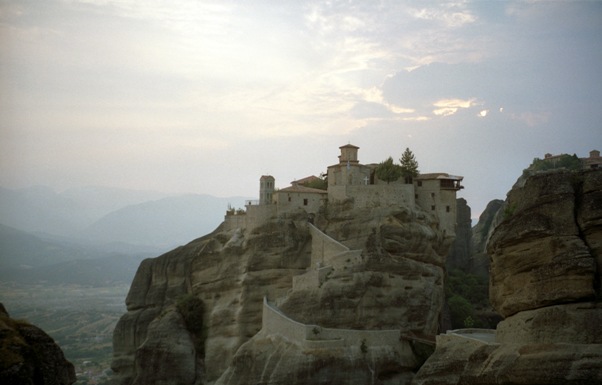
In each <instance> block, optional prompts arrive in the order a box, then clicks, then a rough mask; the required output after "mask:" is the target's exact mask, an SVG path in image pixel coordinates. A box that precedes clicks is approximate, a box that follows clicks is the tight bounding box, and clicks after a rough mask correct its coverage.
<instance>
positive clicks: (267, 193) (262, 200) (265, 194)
mask: <svg viewBox="0 0 602 385" xmlns="http://www.w3.org/2000/svg"><path fill="white" fill-rule="evenodd" d="M274 182H275V180H274V177H273V176H271V175H262V176H261V178H259V204H260V205H270V204H272V195H273V194H274Z"/></svg>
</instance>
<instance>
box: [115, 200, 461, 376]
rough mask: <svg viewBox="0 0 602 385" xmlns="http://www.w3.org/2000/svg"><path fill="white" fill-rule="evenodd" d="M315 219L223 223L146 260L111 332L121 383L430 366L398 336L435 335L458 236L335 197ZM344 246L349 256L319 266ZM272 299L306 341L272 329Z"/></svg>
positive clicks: (413, 211)
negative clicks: (448, 259) (448, 260)
mask: <svg viewBox="0 0 602 385" xmlns="http://www.w3.org/2000/svg"><path fill="white" fill-rule="evenodd" d="M309 221H311V222H313V223H314V224H315V226H316V228H317V229H315V230H312V229H311V225H309V224H308V216H307V214H306V213H305V212H304V211H302V210H301V211H299V212H289V213H287V214H286V215H284V216H280V217H277V218H272V219H270V220H266V221H265V223H264V224H263V225H261V226H259V227H257V228H255V229H253V230H252V231H247V230H244V229H233V230H227V229H226V228H224V227H223V226H222V227H220V228H218V229H217V230H216V231H214V232H213V233H212V234H209V235H207V236H205V237H203V238H199V239H197V240H195V241H193V242H191V243H189V244H188V245H185V246H182V247H179V248H177V249H175V250H173V251H171V252H169V253H167V254H164V255H162V256H160V257H157V258H154V259H148V260H145V261H144V262H143V263H142V264H141V266H140V268H139V269H138V272H137V274H136V277H135V279H134V281H133V283H132V286H131V289H130V292H129V294H128V297H127V301H126V302H127V309H128V310H127V313H126V314H125V315H124V316H123V317H122V318H121V319H120V321H119V323H118V324H117V326H116V328H115V332H114V340H113V341H114V361H113V365H112V367H113V370H114V371H115V375H114V379H115V383H116V384H119V385H134V384H135V385H138V384H140V385H141V384H145V385H152V384H203V383H217V384H249V383H265V384H287V385H293V384H307V383H321V384H343V383H344V384H365V383H376V384H377V383H386V382H388V381H390V382H395V383H401V384H404V383H408V382H409V381H410V379H411V378H412V376H413V372H414V371H415V370H416V369H417V368H418V366H419V365H420V364H421V362H422V361H423V358H421V355H420V354H417V353H415V351H414V350H415V349H416V347H415V346H413V345H414V344H413V343H412V342H410V341H409V340H406V339H403V338H404V335H412V336H415V335H434V334H436V333H437V331H438V323H439V315H440V311H441V308H442V306H443V297H444V294H443V275H444V264H445V263H444V257H445V255H446V254H447V251H448V249H449V246H450V244H451V242H452V240H453V234H449V233H444V232H443V231H440V230H438V226H437V220H436V217H435V216H434V215H433V214H431V213H430V212H426V211H423V210H422V209H420V208H417V207H400V206H389V207H371V208H354V205H353V203H352V202H339V203H330V202H329V204H328V206H327V208H326V209H325V210H323V211H322V212H321V213H320V214H319V215H317V216H316V217H315V218H313V217H312V218H311V219H309ZM318 229H319V230H318ZM317 238H320V239H322V243H320V244H317V243H316V239H317ZM335 246H336V247H339V248H343V249H344V250H347V251H342V252H340V253H337V252H335V253H334V254H333V253H332V252H331V255H333V257H332V259H331V260H330V261H325V262H323V263H322V262H316V258H317V257H316V254H321V253H322V255H324V254H326V253H328V250H326V251H325V249H329V248H333V247H335ZM336 247H335V248H336ZM312 258H313V259H312ZM331 262H332V263H331ZM264 297H266V298H267V300H268V301H269V303H271V304H272V305H270V306H273V310H272V313H271V314H273V315H274V316H276V317H280V316H279V315H278V314H280V312H281V314H282V316H281V317H284V318H283V319H285V320H287V321H283V322H288V323H289V324H290V325H293V327H292V329H295V330H297V329H298V330H301V331H303V330H306V331H309V332H308V334H309V335H296V334H295V332H294V331H293V330H292V329H291V330H284V329H283V330H282V332H281V333H278V332H274V330H273V328H275V327H276V326H277V325H276V326H274V325H263V324H262V313H263V312H265V311H267V310H266V305H265V304H264ZM195 301H196V302H195ZM191 302H192V303H196V305H195V306H188V305H183V304H184V303H191ZM186 309H188V310H186ZM194 319H196V320H197V321H196V322H193V321H191V320H194ZM199 320H200V321H199ZM308 325H310V326H308ZM311 325H314V326H311ZM271 328H272V329H271ZM368 330H369V332H367V331H368ZM364 332H366V333H368V334H362V333H364ZM328 333H330V334H331V335H332V336H334V337H326V334H328ZM379 333H380V334H379ZM391 333H393V334H391ZM341 335H344V336H352V337H353V336H355V337H357V339H353V338H347V339H346V338H340V337H337V336H341ZM391 335H394V337H393V338H390V337H388V338H380V337H378V336H391ZM355 337H354V338H355Z"/></svg>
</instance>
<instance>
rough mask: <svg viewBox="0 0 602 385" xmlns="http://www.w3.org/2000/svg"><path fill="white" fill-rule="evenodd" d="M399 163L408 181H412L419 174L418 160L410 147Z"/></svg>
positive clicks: (402, 173)
mask: <svg viewBox="0 0 602 385" xmlns="http://www.w3.org/2000/svg"><path fill="white" fill-rule="evenodd" d="M399 163H401V176H403V177H404V179H405V181H406V183H412V179H414V178H415V177H416V176H418V161H417V160H416V158H415V157H414V154H413V153H412V151H410V149H409V148H407V147H406V150H405V151H404V152H403V154H402V155H401V159H399Z"/></svg>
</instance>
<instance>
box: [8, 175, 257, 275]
mask: <svg viewBox="0 0 602 385" xmlns="http://www.w3.org/2000/svg"><path fill="white" fill-rule="evenodd" d="M245 200H246V198H244V197H231V198H217V197H213V196H210V195H201V194H187V195H172V196H168V195H167V194H163V193H158V192H153V191H131V190H118V189H107V188H96V187H86V188H80V189H71V190H67V191H65V192H62V193H56V192H54V191H53V190H52V189H50V188H47V187H33V188H27V189H20V190H10V189H5V188H0V281H16V282H23V283H49V284H50V283H52V284H54V283H60V284H62V283H77V284H87V285H93V286H95V285H105V284H110V283H111V282H126V283H129V282H131V279H132V278H133V275H134V273H135V271H136V268H137V267H138V264H139V263H140V261H141V260H142V259H143V258H146V257H153V256H157V255H160V254H162V253H164V252H166V251H169V250H171V249H172V248H174V247H176V246H179V245H183V244H186V243H188V242H190V241H192V240H193V239H196V238H198V237H200V236H203V235H205V234H207V233H209V232H211V231H213V230H214V229H215V228H216V227H217V226H218V225H219V224H220V223H221V222H222V221H223V217H224V214H225V212H226V209H227V208H228V205H231V206H232V207H243V205H244V201H245Z"/></svg>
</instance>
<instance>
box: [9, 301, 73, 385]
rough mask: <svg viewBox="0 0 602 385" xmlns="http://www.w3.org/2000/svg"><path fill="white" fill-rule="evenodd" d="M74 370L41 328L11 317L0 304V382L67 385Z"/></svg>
mask: <svg viewBox="0 0 602 385" xmlns="http://www.w3.org/2000/svg"><path fill="white" fill-rule="evenodd" d="M75 380H76V379H75V369H74V367H73V365H72V364H71V363H70V362H69V361H67V360H66V359H65V356H64V355H63V352H62V351H61V348H60V347H59V346H58V345H57V344H56V343H55V342H54V340H53V339H52V338H51V337H50V336H49V335H48V334H46V333H45V332H44V331H43V330H42V329H40V328H38V327H36V326H33V325H31V324H29V323H28V322H26V321H22V320H14V319H12V318H10V317H9V315H8V312H7V311H6V309H5V308H4V306H3V305H2V304H0V384H11V385H32V384H33V385H70V384H73V383H74V382H75Z"/></svg>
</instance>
